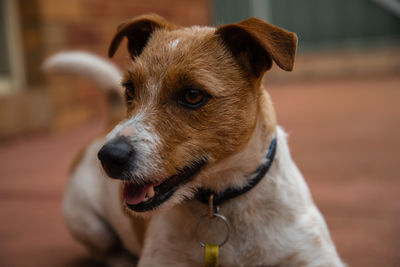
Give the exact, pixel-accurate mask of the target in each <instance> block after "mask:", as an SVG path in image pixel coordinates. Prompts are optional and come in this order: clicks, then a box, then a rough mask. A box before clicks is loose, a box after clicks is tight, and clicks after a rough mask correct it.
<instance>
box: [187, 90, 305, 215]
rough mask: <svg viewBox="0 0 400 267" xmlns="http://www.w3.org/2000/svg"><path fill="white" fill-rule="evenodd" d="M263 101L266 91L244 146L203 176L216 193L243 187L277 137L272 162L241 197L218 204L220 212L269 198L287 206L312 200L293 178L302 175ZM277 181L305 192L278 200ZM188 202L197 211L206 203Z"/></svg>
mask: <svg viewBox="0 0 400 267" xmlns="http://www.w3.org/2000/svg"><path fill="white" fill-rule="evenodd" d="M266 101H270V97H269V95H268V93H267V92H265V91H264V92H262V96H261V97H260V112H259V114H258V118H257V122H256V126H255V129H254V131H253V133H252V136H251V138H250V140H249V142H248V144H247V145H246V146H245V148H244V149H243V150H242V151H240V152H238V153H236V154H234V155H232V156H231V157H229V158H228V159H226V160H225V161H223V162H220V163H219V164H217V165H216V166H214V167H213V168H212V169H211V170H209V171H208V172H207V173H206V175H207V176H208V177H209V179H210V180H211V179H212V180H213V181H214V186H216V187H213V188H217V191H219V192H223V191H224V190H225V189H226V188H227V187H233V188H241V187H243V186H244V185H245V184H246V179H248V177H249V175H251V174H252V173H253V172H254V171H255V170H256V169H257V168H258V167H259V166H260V165H261V164H262V163H263V160H264V159H265V155H266V154H267V152H268V150H269V145H270V143H271V140H272V139H273V138H274V136H276V138H277V143H278V146H277V151H276V156H275V159H274V162H273V163H272V166H271V169H270V170H269V171H268V173H266V175H265V177H263V179H262V181H261V182H260V183H259V184H258V185H257V186H255V187H254V188H252V189H251V190H250V191H248V192H246V193H245V194H243V195H241V196H243V197H240V198H239V197H238V198H237V199H236V198H234V199H231V200H229V201H227V202H226V203H224V204H223V205H222V206H221V211H222V212H223V211H224V210H226V211H228V213H232V212H233V210H231V208H232V207H234V208H233V209H235V210H236V211H237V212H240V208H239V209H238V207H242V208H243V209H244V210H245V209H247V208H248V207H249V206H251V205H253V204H254V203H250V202H257V203H259V204H260V205H261V203H263V204H265V203H266V202H267V201H268V200H271V201H272V202H271V203H277V202H279V201H278V200H281V201H282V205H283V206H288V207H289V206H293V205H303V204H305V203H306V202H309V201H312V200H311V197H310V195H309V193H308V192H309V191H308V189H307V186H306V185H305V183H304V181H302V180H301V179H297V178H296V179H295V180H294V178H293V177H302V176H301V174H300V172H299V171H298V169H297V167H296V165H295V163H294V162H293V160H292V159H291V156H290V152H289V148H288V146H287V142H286V134H285V133H284V131H283V130H282V129H281V128H280V127H279V126H277V125H276V119H275V112H274V110H266V109H265V108H264V107H272V105H265V102H266ZM270 109H271V108H270ZM276 183H285V184H292V185H293V184H295V186H298V187H302V188H303V189H302V190H301V192H305V195H304V196H299V195H298V194H297V195H296V194H293V197H292V196H290V197H287V199H281V196H282V192H278V191H279V188H277V186H276ZM288 188H291V187H288ZM296 191H297V190H296ZM259 192H262V194H259ZM287 193H290V192H287ZM294 193H295V192H294ZM250 195H253V197H249V196H250ZM283 195H285V196H287V194H286V193H285V194H283ZM254 196H256V197H254ZM294 198H296V201H297V204H293V203H292V200H294ZM236 201H240V203H241V205H236V203H235V202H236ZM249 201H250V202H249ZM247 202H249V203H247ZM190 203H193V205H194V206H196V207H197V208H194V210H193V211H195V212H196V211H199V209H200V210H203V209H206V208H207V206H206V205H204V204H203V203H200V202H199V201H197V200H195V201H190ZM246 203H247V204H246ZM191 206H192V205H191ZM198 206H201V207H198ZM278 206H279V204H278ZM289 210H291V209H289ZM289 210H288V212H289ZM234 213H236V212H234Z"/></svg>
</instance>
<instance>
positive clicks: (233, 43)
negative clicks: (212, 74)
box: [216, 18, 297, 77]
mask: <svg viewBox="0 0 400 267" xmlns="http://www.w3.org/2000/svg"><path fill="white" fill-rule="evenodd" d="M216 34H217V35H219V36H220V37H221V38H222V40H223V42H224V44H225V45H226V46H227V47H228V48H229V50H230V51H231V52H232V54H233V56H234V57H235V58H236V59H237V61H238V62H239V64H240V65H241V66H242V68H244V69H245V70H246V71H250V72H251V73H252V74H254V75H255V76H256V77H259V76H260V75H261V74H263V73H264V72H265V71H267V70H269V69H270V68H271V67H272V61H275V63H276V64H278V66H279V67H280V68H282V69H284V70H286V71H291V70H292V69H293V64H294V58H295V55H296V46H297V36H296V34H294V33H292V32H289V31H286V30H284V29H282V28H279V27H277V26H274V25H271V24H269V23H267V22H265V21H262V20H260V19H257V18H249V19H246V20H243V21H241V22H238V23H235V24H228V25H222V26H220V27H218V28H217V30H216Z"/></svg>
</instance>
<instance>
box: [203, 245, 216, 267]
mask: <svg viewBox="0 0 400 267" xmlns="http://www.w3.org/2000/svg"><path fill="white" fill-rule="evenodd" d="M218 250H219V246H218V245H211V244H206V246H205V251H204V266H205V267H217V266H218V252H219V251H218Z"/></svg>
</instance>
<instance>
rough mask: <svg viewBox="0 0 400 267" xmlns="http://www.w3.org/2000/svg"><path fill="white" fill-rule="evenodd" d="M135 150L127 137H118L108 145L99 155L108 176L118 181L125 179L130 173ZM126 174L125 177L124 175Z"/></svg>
mask: <svg viewBox="0 0 400 267" xmlns="http://www.w3.org/2000/svg"><path fill="white" fill-rule="evenodd" d="M133 152H134V151H133V148H132V146H131V145H130V144H129V140H128V139H127V138H125V137H118V138H116V139H114V140H112V141H110V142H108V143H106V144H105V145H104V146H103V147H102V148H101V149H100V151H99V153H97V157H98V158H99V160H100V161H101V165H103V168H104V170H105V171H106V173H107V174H108V176H110V177H112V178H116V179H125V178H126V177H124V176H126V173H129V170H130V168H131V167H130V166H131V162H132V159H133V154H134V153H133ZM124 174H125V175H124Z"/></svg>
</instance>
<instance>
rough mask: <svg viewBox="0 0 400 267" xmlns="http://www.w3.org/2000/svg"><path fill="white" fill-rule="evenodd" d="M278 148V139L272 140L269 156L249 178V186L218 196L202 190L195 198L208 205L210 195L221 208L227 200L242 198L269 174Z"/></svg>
mask: <svg viewBox="0 0 400 267" xmlns="http://www.w3.org/2000/svg"><path fill="white" fill-rule="evenodd" d="M276 146H277V141H276V137H274V138H273V139H272V140H271V143H270V145H269V149H268V153H267V156H266V157H265V160H264V162H263V163H262V164H261V166H260V167H258V168H257V170H256V171H255V172H254V173H253V174H252V175H251V177H252V178H249V180H248V181H247V184H246V185H245V186H244V187H243V188H232V187H229V188H228V189H226V190H225V191H223V192H221V193H219V194H217V193H215V192H214V191H212V190H209V189H204V188H201V189H199V191H198V192H197V194H196V196H195V198H196V199H197V200H198V201H200V202H202V203H204V204H208V201H209V198H210V195H214V206H219V205H221V204H222V203H224V202H225V201H227V200H230V199H232V198H234V197H237V196H240V195H241V194H244V193H246V192H247V191H249V190H250V189H252V188H253V187H255V186H256V185H257V184H258V183H259V182H260V181H261V180H262V178H263V177H264V176H265V175H266V174H267V172H268V170H269V169H270V168H271V165H272V162H273V161H274V158H275V154H276Z"/></svg>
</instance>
